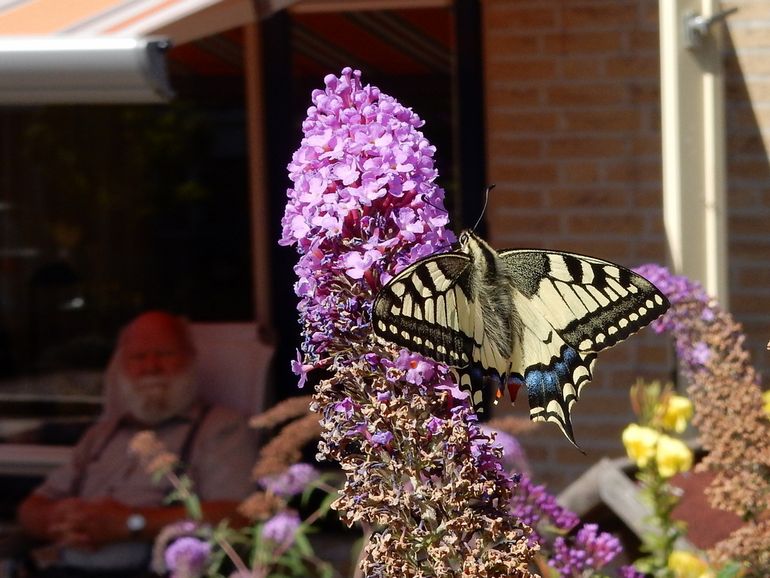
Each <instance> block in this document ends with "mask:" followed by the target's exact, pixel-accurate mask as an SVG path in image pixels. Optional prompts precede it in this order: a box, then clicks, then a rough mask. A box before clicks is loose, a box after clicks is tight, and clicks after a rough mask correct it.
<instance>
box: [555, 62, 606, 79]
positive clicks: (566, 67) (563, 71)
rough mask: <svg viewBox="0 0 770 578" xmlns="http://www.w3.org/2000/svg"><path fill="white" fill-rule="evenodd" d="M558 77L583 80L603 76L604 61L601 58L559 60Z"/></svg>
mask: <svg viewBox="0 0 770 578" xmlns="http://www.w3.org/2000/svg"><path fill="white" fill-rule="evenodd" d="M557 67H558V68H557V69H558V71H559V75H560V76H561V77H563V78H566V79H579V80H585V79H590V78H601V77H602V76H604V61H603V59H601V58H596V57H595V56H593V57H584V58H569V57H566V58H561V59H559V61H558V62H557Z"/></svg>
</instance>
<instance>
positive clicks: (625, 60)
mask: <svg viewBox="0 0 770 578" xmlns="http://www.w3.org/2000/svg"><path fill="white" fill-rule="evenodd" d="M604 68H605V70H606V71H607V76H610V77H613V78H632V79H639V78H647V79H651V80H657V79H658V78H659V77H660V61H659V59H658V57H657V55H652V56H641V55H638V54H636V55H634V56H626V55H618V56H610V57H608V58H607V59H606V61H605V63H604Z"/></svg>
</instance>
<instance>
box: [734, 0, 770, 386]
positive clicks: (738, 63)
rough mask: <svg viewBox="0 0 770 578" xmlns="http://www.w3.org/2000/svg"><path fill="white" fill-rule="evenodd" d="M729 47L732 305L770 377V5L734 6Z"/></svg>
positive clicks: (743, 1)
mask: <svg viewBox="0 0 770 578" xmlns="http://www.w3.org/2000/svg"><path fill="white" fill-rule="evenodd" d="M729 6H736V7H737V8H738V12H737V13H735V14H733V15H731V16H730V17H729V20H728V28H727V34H726V42H725V88H726V98H727V107H726V108H727V110H726V120H727V145H728V153H727V179H728V180H727V190H728V195H729V198H728V203H729V208H730V210H729V222H728V226H729V235H730V236H729V254H730V291H731V294H730V307H731V310H732V312H733V314H734V315H735V316H736V318H737V319H738V320H739V321H740V322H741V323H742V324H743V325H744V328H745V330H746V334H747V340H746V343H747V346H748V347H749V349H750V350H751V352H752V356H753V358H754V360H755V363H756V365H757V366H758V367H760V368H761V369H762V371H763V373H764V374H765V375H767V374H768V373H770V354H768V352H767V351H766V350H765V346H766V344H767V341H768V339H770V164H769V163H768V151H770V2H767V0H740V1H732V2H729ZM766 382H767V381H766Z"/></svg>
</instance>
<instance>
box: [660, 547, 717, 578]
mask: <svg viewBox="0 0 770 578" xmlns="http://www.w3.org/2000/svg"><path fill="white" fill-rule="evenodd" d="M668 568H669V570H671V571H672V572H673V573H674V576H675V578H713V577H714V573H713V572H711V570H709V567H708V565H707V564H706V563H705V562H704V561H703V560H701V559H700V558H698V557H697V556H696V555H695V554H693V553H692V552H686V551H684V550H674V551H673V552H671V555H670V556H669V557H668Z"/></svg>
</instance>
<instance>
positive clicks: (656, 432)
mask: <svg viewBox="0 0 770 578" xmlns="http://www.w3.org/2000/svg"><path fill="white" fill-rule="evenodd" d="M631 392H632V393H631V395H632V399H634V403H633V406H634V408H636V409H637V413H639V416H640V418H641V421H642V425H639V424H636V423H632V424H630V425H629V426H628V427H626V429H625V430H623V445H624V446H625V448H626V452H627V453H628V457H630V458H631V459H632V460H633V461H634V462H635V463H636V466H637V467H638V468H640V469H645V468H648V467H649V466H650V465H652V467H653V468H654V469H655V473H656V474H657V475H658V476H660V477H661V478H663V479H668V478H670V477H672V476H674V475H676V474H678V473H681V472H686V471H689V470H690V468H692V463H693V455H692V451H691V450H690V448H689V447H687V445H686V444H685V443H684V442H683V441H682V440H680V439H678V438H676V437H673V435H668V434H667V433H665V432H668V433H669V434H673V433H675V432H676V433H681V432H683V431H684V430H685V428H686V427H687V423H688V421H689V420H690V418H691V417H692V411H693V408H692V403H691V402H690V400H689V399H687V398H686V397H683V396H680V395H673V394H672V393H671V388H670V387H666V388H663V389H662V390H661V387H660V384H658V383H651V384H644V383H637V384H636V385H635V386H634V387H633V388H632V389H631ZM650 402H652V403H650Z"/></svg>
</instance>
